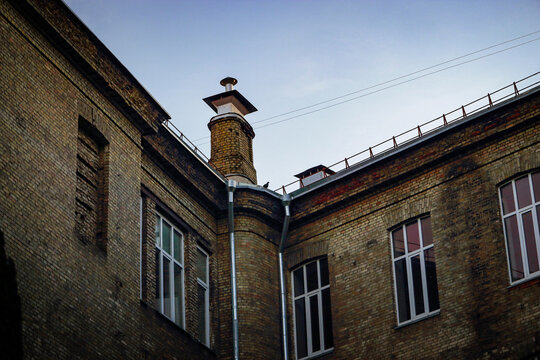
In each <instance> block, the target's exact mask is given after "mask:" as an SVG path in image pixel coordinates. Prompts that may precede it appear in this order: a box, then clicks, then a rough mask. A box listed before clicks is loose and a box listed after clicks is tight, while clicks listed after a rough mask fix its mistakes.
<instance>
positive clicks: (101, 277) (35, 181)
mask: <svg viewBox="0 0 540 360" xmlns="http://www.w3.org/2000/svg"><path fill="white" fill-rule="evenodd" d="M0 14H1V15H0V54H2V55H1V56H0V79H1V80H0V102H1V103H2V106H1V107H0V129H1V130H0V134H1V139H2V140H1V141H0V153H1V154H2V156H1V157H0V169H1V171H0V199H1V201H0V214H1V216H0V231H2V232H3V233H4V235H5V251H6V254H7V256H9V257H10V258H11V259H13V263H14V266H15V269H16V271H17V279H16V280H17V285H18V293H19V296H20V298H21V306H22V339H23V352H24V357H25V358H59V359H74V358H84V359H92V358H95V359H103V358H108V359H114V358H170V359H174V358H176V359H184V358H190V359H197V358H200V359H211V358H215V355H214V353H213V352H212V351H211V350H208V349H207V348H206V347H204V346H202V345H201V344H200V343H198V342H197V341H195V340H194V339H193V338H192V337H191V335H190V332H191V330H190V328H191V329H192V328H193V326H194V325H193V321H195V320H194V319H193V318H191V319H190V318H189V317H188V321H187V324H188V331H187V332H186V331H183V330H181V329H179V328H178V327H177V326H176V325H174V324H172V323H171V322H170V321H168V320H166V319H164V318H163V316H161V315H159V314H158V313H157V312H156V311H154V310H153V309H152V308H150V307H149V306H147V305H145V303H141V302H140V300H139V293H140V288H139V266H140V265H139V246H140V243H139V241H140V240H139V236H140V230H139V214H140V212H139V211H140V208H139V199H140V194H141V183H144V181H143V175H142V174H143V169H142V168H141V163H142V160H141V149H142V147H141V140H140V139H141V133H140V129H139V128H138V127H137V126H135V125H134V123H133V122H132V121H131V120H128V118H126V116H125V115H124V114H123V113H121V112H120V111H119V110H118V109H117V108H116V107H115V106H113V105H112V104H111V102H110V101H109V100H108V99H107V98H105V97H104V96H103V95H102V94H101V93H100V92H99V91H98V90H97V89H96V88H95V87H94V86H93V85H92V84H91V83H90V82H89V81H88V80H87V79H85V77H84V76H82V75H81V74H80V72H79V71H78V69H76V68H75V67H74V66H72V64H71V63H70V62H69V61H68V60H67V59H66V58H65V57H63V56H62V55H61V54H60V53H59V52H58V51H57V50H56V49H55V48H54V47H52V46H51V45H50V44H49V43H48V40H47V39H45V38H44V37H43V36H42V35H41V34H40V33H38V31H36V29H35V28H34V27H33V24H31V23H29V22H28V21H27V20H25V19H24V18H23V17H22V16H21V14H19V13H18V12H17V10H15V9H13V8H12V6H11V5H10V4H9V3H8V2H7V1H1V2H0ZM141 106H143V105H141ZM143 107H145V106H143ZM80 118H84V119H86V120H87V121H88V122H89V123H91V124H92V126H94V127H95V128H96V129H97V130H98V131H99V132H100V133H101V134H103V135H104V136H105V137H106V139H107V142H108V144H107V157H108V158H107V166H108V175H107V180H108V188H107V189H106V192H107V196H106V197H105V198H104V199H102V200H103V202H104V203H105V204H106V206H107V209H108V218H107V220H106V222H107V224H106V226H107V239H106V242H107V244H106V245H107V246H106V247H102V246H97V245H96V243H92V242H83V241H81V240H80V239H79V238H78V236H77V234H76V231H75V228H76V218H75V212H76V183H77V174H76V172H77V133H78V122H79V119H80ZM148 167H149V166H148ZM148 167H147V168H148ZM144 174H146V173H144ZM159 176H163V177H166V176H167V175H166V174H165V175H163V174H160V175H159ZM167 181H170V179H168V180H167ZM147 186H148V187H150V188H151V187H152V186H153V183H151V182H148V185H147ZM170 186H171V188H172V190H171V191H172V192H173V193H174V191H176V189H175V187H176V188H178V185H174V184H172V185H170ZM156 193H158V194H159V195H160V193H159V191H157V190H156ZM182 196H185V193H183V194H182ZM201 196H202V195H201ZM163 201H164V202H165V201H169V199H168V198H167V196H163ZM191 202H192V204H195V203H197V201H194V200H191ZM168 206H170V207H171V208H178V207H181V205H180V204H179V202H178V201H177V200H176V199H174V200H173V201H172V204H168ZM146 208H147V209H151V208H152V205H150V204H149V203H148V204H147V206H146ZM184 211H185V209H184ZM190 211H191V212H190V214H191V216H192V217H191V218H190V217H188V216H187V215H186V216H185V218H186V222H190V223H193V225H191V226H193V227H194V228H195V229H197V231H200V232H201V235H200V238H201V239H206V240H207V241H211V240H213V238H214V237H215V234H214V232H215V230H214V225H213V222H215V220H212V219H213V215H209V214H208V210H207V209H206V208H205V207H198V208H196V207H195V206H193V207H192V208H191V209H190ZM196 212H199V213H200V214H199V215H198V218H197V217H196V216H194V215H193V214H194V213H196ZM179 216H184V214H183V213H182V212H180V211H179ZM196 218H197V219H196ZM201 218H202V219H203V220H200V219H201ZM148 219H152V217H148ZM197 221H199V223H197ZM201 222H203V223H204V224H205V225H204V229H199V227H200V226H201V225H200V223H201ZM147 224H148V226H151V220H150V221H147ZM150 236H152V235H150ZM197 241H199V238H198V237H197V236H196V234H195V235H193V236H191V234H189V236H188V237H187V240H186V247H187V250H186V251H185V254H186V265H187V263H188V262H189V263H192V262H193V249H194V247H195V246H196V243H197ZM201 241H202V240H201ZM150 248H151V247H150ZM210 267H211V269H213V270H212V271H214V272H215V268H216V267H215V265H214V264H213V260H211V265H210ZM190 271H191V270H190ZM147 275H150V274H148V273H147ZM211 278H214V279H215V278H216V276H215V275H211ZM151 283H152V282H151V277H150V278H149V281H148V282H147V283H146V285H145V286H146V287H148V284H151ZM145 291H148V289H147V288H146V289H145ZM186 291H189V292H190V294H191V293H193V276H192V275H191V274H189V273H188V269H187V268H186ZM210 291H211V292H212V291H215V286H214V287H213V288H211V290H210ZM188 296H191V295H188ZM188 301H192V300H188ZM215 323H216V322H215V321H214V324H215ZM212 336H215V333H213V335H212ZM212 341H213V342H215V340H212Z"/></svg>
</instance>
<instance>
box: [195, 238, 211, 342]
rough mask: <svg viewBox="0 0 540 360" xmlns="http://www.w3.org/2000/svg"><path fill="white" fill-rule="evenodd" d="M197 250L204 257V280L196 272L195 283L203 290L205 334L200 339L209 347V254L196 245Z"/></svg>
mask: <svg viewBox="0 0 540 360" xmlns="http://www.w3.org/2000/svg"><path fill="white" fill-rule="evenodd" d="M197 251H200V252H201V253H203V254H204V255H205V257H206V282H204V281H203V280H202V279H201V278H199V276H198V274H196V278H197V285H200V286H202V287H203V288H204V290H205V291H204V314H205V318H206V321H205V324H204V325H205V328H204V331H205V334H204V341H203V340H202V339H200V340H201V342H202V343H203V344H204V345H206V346H207V347H210V254H209V253H208V252H207V251H205V250H204V249H203V248H202V247H200V246H198V245H197ZM199 336H200V334H199Z"/></svg>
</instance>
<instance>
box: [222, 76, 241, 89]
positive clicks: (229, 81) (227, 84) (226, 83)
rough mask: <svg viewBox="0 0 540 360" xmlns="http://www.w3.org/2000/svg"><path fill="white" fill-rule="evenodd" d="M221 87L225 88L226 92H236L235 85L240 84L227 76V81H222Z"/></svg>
mask: <svg viewBox="0 0 540 360" xmlns="http://www.w3.org/2000/svg"><path fill="white" fill-rule="evenodd" d="M219 83H220V84H221V86H225V91H231V90H234V85H236V84H238V80H236V79H235V78H233V77H230V76H227V77H226V78H225V79H222V80H221V81H220V82H219Z"/></svg>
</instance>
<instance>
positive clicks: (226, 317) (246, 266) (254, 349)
mask: <svg viewBox="0 0 540 360" xmlns="http://www.w3.org/2000/svg"><path fill="white" fill-rule="evenodd" d="M277 200H278V199H277V198H276V197H273V196H270V195H268V194H265V193H264V192H260V191H254V190H246V189H237V190H236V191H235V192H234V216H235V224H234V227H235V244H236V275H237V294H238V322H239V353H240V358H243V359H280V358H281V345H280V344H281V342H280V317H279V314H280V310H279V309H280V308H279V273H278V260H277V253H278V243H279V236H280V230H281V228H280V225H281V224H280V222H281V221H282V216H283V215H282V208H281V204H280V202H279V201H277ZM217 257H218V263H219V270H218V271H219V307H220V310H219V313H220V321H219V323H220V333H221V335H220V337H221V341H222V344H221V348H220V352H219V357H220V359H231V358H232V357H233V346H232V344H233V339H232V310H231V285H230V242H229V237H228V226H227V221H226V218H224V219H223V220H222V221H220V225H219V236H218V251H217Z"/></svg>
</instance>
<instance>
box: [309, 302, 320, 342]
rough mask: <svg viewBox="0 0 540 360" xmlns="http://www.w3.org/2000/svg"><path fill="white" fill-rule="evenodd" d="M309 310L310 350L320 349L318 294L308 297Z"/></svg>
mask: <svg viewBox="0 0 540 360" xmlns="http://www.w3.org/2000/svg"><path fill="white" fill-rule="evenodd" d="M309 312H310V320H311V351H313V352H315V351H319V350H321V335H320V334H321V333H320V330H319V301H318V296H317V295H314V296H312V297H310V298H309Z"/></svg>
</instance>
